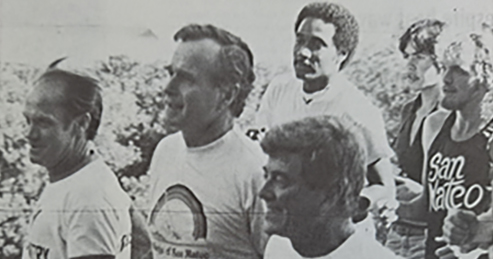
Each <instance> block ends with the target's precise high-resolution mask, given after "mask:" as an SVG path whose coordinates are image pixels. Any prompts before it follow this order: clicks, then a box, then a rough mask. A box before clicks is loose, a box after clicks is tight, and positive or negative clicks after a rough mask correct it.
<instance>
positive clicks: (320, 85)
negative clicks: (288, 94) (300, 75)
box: [303, 76, 329, 94]
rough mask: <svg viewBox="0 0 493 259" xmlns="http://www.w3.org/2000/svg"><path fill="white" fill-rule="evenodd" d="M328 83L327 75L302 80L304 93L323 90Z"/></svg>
mask: <svg viewBox="0 0 493 259" xmlns="http://www.w3.org/2000/svg"><path fill="white" fill-rule="evenodd" d="M328 84H329V78H328V77H325V76H324V77H319V78H316V79H311V80H304V81H303V91H305V93H308V94H311V93H315V92H318V91H320V90H323V89H324V88H325V87H326V86H327V85H328Z"/></svg>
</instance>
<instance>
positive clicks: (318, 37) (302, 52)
mask: <svg viewBox="0 0 493 259" xmlns="http://www.w3.org/2000/svg"><path fill="white" fill-rule="evenodd" d="M334 34H335V27H334V25H333V24H331V23H325V22H324V21H323V20H321V19H317V18H311V17H308V18H306V19H304V20H303V21H302V22H301V24H300V26H299V28H298V31H297V32H296V43H295V45H294V70H295V72H296V77H298V78H299V79H302V80H305V81H307V80H308V81H310V80H313V79H319V78H321V77H326V78H330V76H331V75H333V74H335V73H337V71H338V70H339V66H340V64H341V62H342V61H344V59H345V58H346V57H347V55H346V54H341V53H338V51H337V49H336V46H335V45H334V43H333V40H332V37H333V36H334Z"/></svg>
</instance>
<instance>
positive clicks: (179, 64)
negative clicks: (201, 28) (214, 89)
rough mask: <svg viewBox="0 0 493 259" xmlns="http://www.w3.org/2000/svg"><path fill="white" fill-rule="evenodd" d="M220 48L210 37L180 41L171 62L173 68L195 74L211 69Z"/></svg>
mask: <svg viewBox="0 0 493 259" xmlns="http://www.w3.org/2000/svg"><path fill="white" fill-rule="evenodd" d="M220 50H221V46H220V45H219V44H218V43H217V42H215V41H213V40H211V39H201V40H193V41H186V42H180V43H179V44H178V46H177V48H176V50H175V53H174V54H173V58H172V62H171V63H172V66H173V68H174V69H175V70H185V71H187V72H190V73H195V74H197V73H201V72H205V71H212V68H214V67H215V64H216V61H217V59H218V54H219V51H220Z"/></svg>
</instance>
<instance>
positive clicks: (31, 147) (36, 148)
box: [29, 144, 43, 153]
mask: <svg viewBox="0 0 493 259" xmlns="http://www.w3.org/2000/svg"><path fill="white" fill-rule="evenodd" d="M41 149H43V147H42V146H40V145H33V144H30V145H29V151H30V152H31V153H36V152H39V151H40V150H41Z"/></svg>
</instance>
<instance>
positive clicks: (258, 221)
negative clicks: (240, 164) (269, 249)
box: [246, 171, 268, 255]
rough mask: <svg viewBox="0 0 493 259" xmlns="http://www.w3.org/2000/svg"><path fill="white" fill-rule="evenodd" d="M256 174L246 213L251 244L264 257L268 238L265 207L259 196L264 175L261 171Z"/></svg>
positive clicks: (253, 178)
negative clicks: (264, 226) (264, 227)
mask: <svg viewBox="0 0 493 259" xmlns="http://www.w3.org/2000/svg"><path fill="white" fill-rule="evenodd" d="M254 174H255V175H253V177H252V182H251V186H250V188H249V189H250V190H251V192H250V193H249V194H248V195H247V196H248V199H247V205H246V212H247V218H248V222H249V230H250V239H251V242H252V244H253V246H254V247H255V250H257V252H258V253H259V254H260V255H263V254H264V250H265V245H266V243H267V239H268V236H267V234H266V233H265V232H264V231H263V223H264V212H265V207H264V206H263V204H262V201H261V200H260V197H259V196H258V195H257V194H258V192H259V191H260V188H261V187H262V174H261V172H260V171H259V172H258V173H254ZM247 188H248V187H247Z"/></svg>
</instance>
